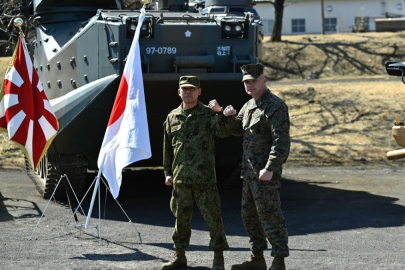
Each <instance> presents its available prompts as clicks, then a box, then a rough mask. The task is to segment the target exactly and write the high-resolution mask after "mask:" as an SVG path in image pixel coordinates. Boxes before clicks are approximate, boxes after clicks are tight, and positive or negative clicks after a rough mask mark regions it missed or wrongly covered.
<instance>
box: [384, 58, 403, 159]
mask: <svg viewBox="0 0 405 270" xmlns="http://www.w3.org/2000/svg"><path fill="white" fill-rule="evenodd" d="M385 69H386V70H387V73H388V74H389V75H392V76H401V77H402V82H403V83H404V84H405V79H404V72H405V62H387V63H386V64H385ZM392 136H393V137H394V139H395V141H396V142H397V144H398V145H399V146H402V147H404V149H400V150H393V151H389V152H388V153H387V158H388V159H389V160H396V159H401V158H405V124H404V122H403V121H401V119H400V117H399V116H398V115H397V116H396V119H395V122H394V126H393V127H392Z"/></svg>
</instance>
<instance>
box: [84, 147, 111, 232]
mask: <svg viewBox="0 0 405 270" xmlns="http://www.w3.org/2000/svg"><path fill="white" fill-rule="evenodd" d="M105 158H106V154H105V153H104V154H103V162H101V166H103V164H104V161H105ZM102 171H103V167H101V168H100V169H99V170H98V174H97V181H96V184H95V185H94V191H93V196H92V198H91V202H90V208H89V213H88V214H87V218H86V224H85V225H84V228H86V229H87V227H88V226H89V222H90V217H91V213H92V212H93V206H94V201H95V200H96V195H97V190H98V189H99V188H100V177H101V173H102ZM98 207H99V208H100V202H99V205H98ZM99 218H100V217H99ZM99 229H100V228H99Z"/></svg>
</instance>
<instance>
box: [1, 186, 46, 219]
mask: <svg viewBox="0 0 405 270" xmlns="http://www.w3.org/2000/svg"><path fill="white" fill-rule="evenodd" d="M27 209H32V210H34V211H35V212H37V213H38V214H39V215H41V214H42V212H41V210H40V209H39V207H38V205H37V204H36V203H35V202H32V201H28V200H25V199H18V198H5V197H3V195H2V194H1V193H0V222H2V221H9V220H14V219H23V218H32V217H36V216H37V215H36V214H19V213H18V212H19V211H24V212H25V210H27ZM11 211H12V212H15V213H14V215H12V214H10V212H11Z"/></svg>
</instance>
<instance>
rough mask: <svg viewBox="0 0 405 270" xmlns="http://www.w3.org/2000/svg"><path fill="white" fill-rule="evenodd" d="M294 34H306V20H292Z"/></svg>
mask: <svg viewBox="0 0 405 270" xmlns="http://www.w3.org/2000/svg"><path fill="white" fill-rule="evenodd" d="M292 32H293V33H305V19H293V20H292Z"/></svg>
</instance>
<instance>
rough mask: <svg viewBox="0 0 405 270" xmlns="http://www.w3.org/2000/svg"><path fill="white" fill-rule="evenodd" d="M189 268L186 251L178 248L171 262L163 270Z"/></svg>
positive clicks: (163, 266)
mask: <svg viewBox="0 0 405 270" xmlns="http://www.w3.org/2000/svg"><path fill="white" fill-rule="evenodd" d="M186 266H187V258H186V249H184V248H176V252H175V253H174V255H173V258H172V259H171V260H170V262H167V263H165V264H163V265H162V268H161V270H174V269H180V268H182V267H186Z"/></svg>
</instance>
